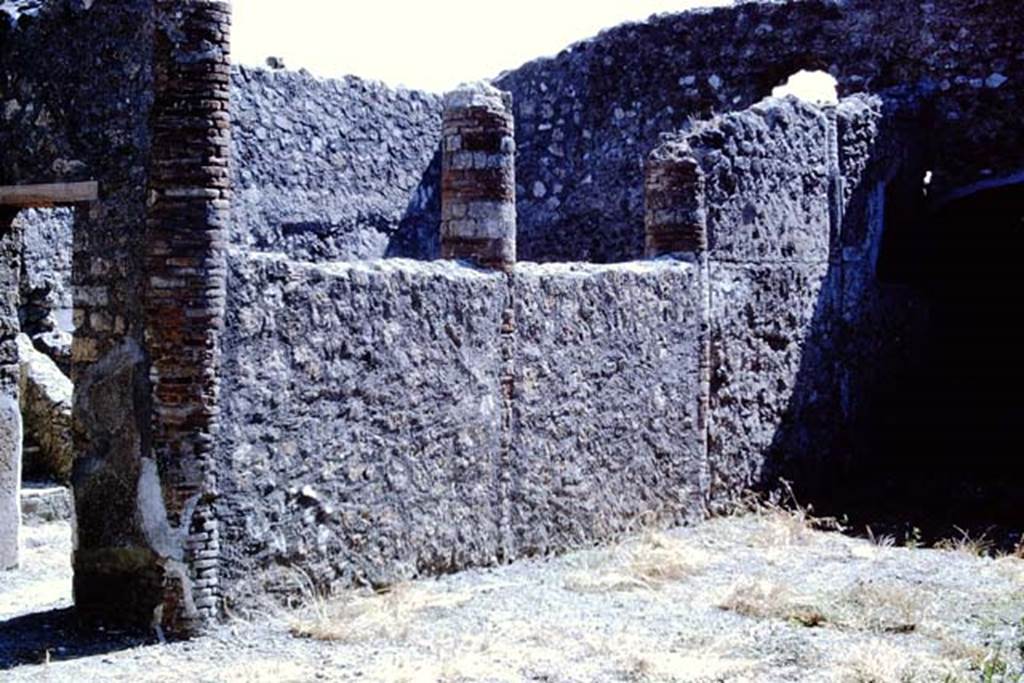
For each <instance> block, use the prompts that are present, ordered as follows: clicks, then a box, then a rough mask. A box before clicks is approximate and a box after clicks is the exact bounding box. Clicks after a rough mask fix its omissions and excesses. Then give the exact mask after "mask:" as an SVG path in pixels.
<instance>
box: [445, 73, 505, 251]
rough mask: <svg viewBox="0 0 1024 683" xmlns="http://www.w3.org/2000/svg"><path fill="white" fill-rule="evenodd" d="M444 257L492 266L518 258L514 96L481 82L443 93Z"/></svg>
mask: <svg viewBox="0 0 1024 683" xmlns="http://www.w3.org/2000/svg"><path fill="white" fill-rule="evenodd" d="M443 144H444V152H443V158H442V162H441V163H442V166H441V172H442V181H441V257H442V258H446V259H465V260H467V261H472V262H474V263H476V264H478V265H481V266H485V267H488V268H498V269H502V270H508V269H510V268H511V267H512V266H513V265H514V264H515V262H516V177H515V130H514V123H513V118H512V96H511V95H510V94H508V93H506V92H502V91H500V90H497V89H495V88H492V87H491V86H489V85H487V84H484V83H478V84H474V85H469V86H463V87H461V88H460V89H458V90H456V91H455V92H452V93H450V94H449V95H448V96H447V97H446V98H445V106H444V135H443Z"/></svg>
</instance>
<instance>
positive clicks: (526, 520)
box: [506, 260, 708, 556]
mask: <svg viewBox="0 0 1024 683" xmlns="http://www.w3.org/2000/svg"><path fill="white" fill-rule="evenodd" d="M700 273H701V271H700V269H699V268H698V266H697V265H695V264H693V263H686V262H677V261H673V260H665V261H652V262H638V263H630V264H622V265H617V266H593V265H586V264H566V265H547V266H535V265H526V266H524V265H520V266H519V267H517V269H516V271H515V273H514V275H513V277H512V282H513V290H512V297H513V301H512V304H513V306H514V310H515V319H514V324H515V330H516V333H515V349H516V352H515V356H514V358H515V363H514V376H515V380H516V381H515V386H514V389H513V393H512V406H511V407H512V417H511V427H512V440H511V451H510V453H509V456H508V460H507V463H506V467H507V472H506V476H507V477H508V481H509V484H508V494H507V495H508V500H507V502H506V507H507V514H508V520H509V521H508V526H509V533H510V534H511V541H510V543H511V547H512V549H513V554H514V556H523V555H532V554H536V553H545V552H555V551H562V550H566V549H569V548H574V547H579V546H581V545H584V544H587V543H593V542H597V541H600V540H603V539H610V538H614V537H615V536H616V535H617V534H619V533H621V532H623V531H626V530H629V529H636V528H639V527H640V526H641V525H642V524H644V523H653V522H661V523H670V522H671V523H681V522H683V521H687V520H692V519H695V518H697V517H699V516H700V515H701V514H702V513H703V511H704V501H705V496H706V493H707V480H708V472H707V467H708V462H707V460H706V452H705V448H704V440H703V424H702V420H701V417H700V414H699V413H700V403H701V393H702V392H701V388H700V384H699V382H700V372H699V365H700V361H701V346H702V339H701V329H702V328H701V318H702V316H701V308H702V306H703V301H702V299H701V286H700V281H699V278H700V276H701V275H700Z"/></svg>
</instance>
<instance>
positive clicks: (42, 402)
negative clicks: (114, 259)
mask: <svg viewBox="0 0 1024 683" xmlns="http://www.w3.org/2000/svg"><path fill="white" fill-rule="evenodd" d="M74 222H75V209H73V208H71V207H57V208H33V209H23V210H21V211H20V212H18V213H17V215H16V216H15V218H14V222H13V226H14V230H13V233H12V235H13V237H14V239H15V240H16V244H15V245H13V246H14V248H15V249H16V250H17V252H18V254H19V256H20V258H18V263H19V265H18V271H19V272H18V273H17V276H16V281H14V282H12V283H11V284H12V285H14V287H15V288H16V290H17V292H16V302H17V310H16V314H17V330H16V333H17V337H16V340H15V341H16V347H17V351H16V368H15V374H16V376H17V382H18V404H19V408H20V412H21V425H22V428H21V441H22V444H21V445H22V448H21V487H20V493H19V500H18V508H19V512H20V517H21V534H20V535H21V541H20V546H21V552H20V559H19V565H20V567H21V571H20V572H18V573H17V574H16V575H14V576H13V577H11V578H10V582H12V583H13V585H12V586H9V588H10V589H11V591H10V592H11V596H10V599H9V600H8V601H7V603H6V607H7V608H9V609H11V610H13V611H15V612H28V611H42V610H45V609H51V608H54V607H69V606H70V605H71V602H72V586H71V584H72V574H71V546H72V537H73V534H74V531H73V529H72V525H73V515H72V512H71V510H72V502H71V494H70V489H69V481H70V476H71V465H72V459H73V448H72V435H71V411H72V383H71V379H70V373H71V369H70V366H71V344H72V337H73V332H74V316H73V312H72V311H73V309H72V277H71V272H72V265H71V263H72V232H73V226H74ZM58 558H59V559H58Z"/></svg>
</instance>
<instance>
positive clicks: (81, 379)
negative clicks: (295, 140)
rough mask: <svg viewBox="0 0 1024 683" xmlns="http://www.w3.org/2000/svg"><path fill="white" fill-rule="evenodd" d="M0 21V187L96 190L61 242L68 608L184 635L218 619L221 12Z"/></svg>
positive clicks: (224, 74)
mask: <svg viewBox="0 0 1024 683" xmlns="http://www.w3.org/2000/svg"><path fill="white" fill-rule="evenodd" d="M2 14H3V16H2V21H0V102H2V103H3V111H2V114H3V117H4V121H5V124H6V125H4V126H3V127H0V150H2V151H0V182H3V183H8V184H26V183H52V182H56V181H75V180H95V181H97V182H98V185H99V198H98V201H96V202H93V203H91V204H88V205H85V206H80V207H78V208H77V210H76V211H75V214H74V215H75V220H74V225H73V233H74V235H73V247H72V252H73V257H72V266H71V270H72V278H71V280H72V284H71V290H72V299H73V305H74V321H73V322H74V327H75V335H74V340H73V345H72V367H71V374H72V379H73V380H74V400H73V404H74V408H73V428H74V434H73V437H74V449H75V464H74V469H73V472H72V484H73V487H74V493H75V505H76V510H77V514H76V521H77V528H76V542H77V544H76V548H75V553H74V566H75V579H74V581H75V584H74V593H75V601H76V605H77V606H78V607H79V608H80V609H81V610H82V611H83V613H88V614H97V615H104V616H108V617H111V618H113V619H114V620H117V621H129V622H135V623H144V624H153V623H155V624H158V625H161V624H162V625H163V626H164V627H167V628H169V629H172V630H174V631H178V632H187V631H190V630H192V629H193V628H194V627H196V625H198V624H199V623H200V622H201V621H203V620H204V619H206V618H208V617H210V616H213V615H215V614H217V613H218V611H219V601H218V596H217V583H216V565H217V561H218V560H217V558H218V553H219V550H218V549H217V546H216V543H217V540H216V529H215V526H216V525H215V522H214V520H213V519H212V517H211V516H210V507H209V499H210V496H211V495H212V494H213V492H214V487H213V484H212V481H211V478H210V474H211V473H210V471H209V468H208V467H206V466H205V462H206V460H205V456H206V454H207V453H208V451H209V448H210V446H211V445H212V437H211V434H212V432H213V430H214V428H215V417H216V407H215V403H216V384H217V374H216V367H215V363H216V356H217V330H218V328H219V325H220V317H221V311H220V309H221V308H222V306H223V296H224V294H223V274H224V271H223V265H218V263H217V261H218V255H219V254H221V253H222V251H221V250H222V249H223V247H224V245H225V238H224V233H226V228H227V216H228V214H227V210H228V207H229V205H230V189H229V176H228V171H227V161H228V158H229V154H228V144H229V133H228V128H229V116H228V109H227V100H228V95H229V86H228V79H229V65H228V59H227V49H226V48H227V17H228V10H227V5H226V4H225V3H223V2H219V1H218V0H190V1H189V2H181V1H179V0H156V1H155V2H154V1H144V0H138V1H132V2H121V3H95V4H94V3H91V2H89V3H83V2H79V1H77V0H51V1H50V2H43V3H36V2H15V3H4V5H3V12H2ZM31 223H32V221H31V220H29V224H31Z"/></svg>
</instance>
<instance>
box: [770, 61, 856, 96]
mask: <svg viewBox="0 0 1024 683" xmlns="http://www.w3.org/2000/svg"><path fill="white" fill-rule="evenodd" d="M788 95H792V96H793V97H796V98H799V99H801V100H806V101H808V102H813V103H815V104H836V103H837V102H838V101H839V83H838V81H836V78H835V76H833V75H832V74H830V73H828V72H826V71H821V70H815V71H808V70H807V69H801V70H800V71H797V72H796V73H794V74H793V75H792V76H790V77H789V78H787V79H786V81H785V83H783V84H781V85H779V86H777V87H775V88H774V89H773V90H772V97H786V96H788Z"/></svg>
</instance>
